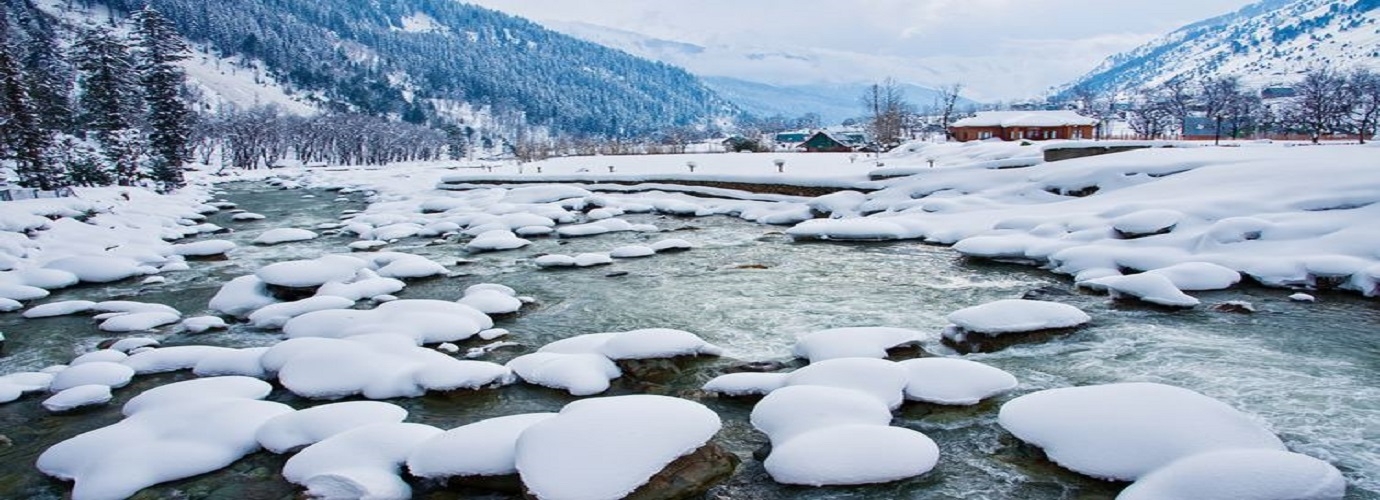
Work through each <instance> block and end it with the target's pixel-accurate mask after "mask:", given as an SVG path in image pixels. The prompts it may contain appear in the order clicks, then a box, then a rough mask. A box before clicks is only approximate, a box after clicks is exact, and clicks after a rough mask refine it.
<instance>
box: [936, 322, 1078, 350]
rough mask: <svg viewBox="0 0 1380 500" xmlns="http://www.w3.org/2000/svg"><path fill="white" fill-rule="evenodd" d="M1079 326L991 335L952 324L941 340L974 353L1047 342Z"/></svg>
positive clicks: (956, 348)
mask: <svg viewBox="0 0 1380 500" xmlns="http://www.w3.org/2000/svg"><path fill="white" fill-rule="evenodd" d="M1077 329H1078V328H1051V329H1046V330H1034V331H1028V332H1020V333H1004V334H1001V335H997V336H989V335H985V334H982V333H977V332H970V331H967V330H964V329H963V328H960V327H957V326H953V325H950V326H948V327H947V328H945V330H944V335H943V336H942V337H940V339H939V340H940V341H941V342H942V343H943V344H944V345H946V346H949V347H950V348H952V349H953V350H955V351H958V352H959V353H961V354H974V353H982V352H996V351H1000V350H1002V349H1006V348H1007V347H1011V346H1013V345H1018V344H1034V343H1039V342H1045V341H1048V340H1050V339H1053V338H1054V337H1058V336H1061V335H1067V334H1069V333H1072V332H1073V331H1075V330H1077Z"/></svg>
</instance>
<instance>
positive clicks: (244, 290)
mask: <svg viewBox="0 0 1380 500" xmlns="http://www.w3.org/2000/svg"><path fill="white" fill-rule="evenodd" d="M275 302H278V299H275V298H273V295H272V294H270V293H269V292H268V284H267V283H264V280H261V279H259V278H258V277H257V276H253V275H250V276H240V277H238V278H235V279H232V280H230V281H227V282H226V283H225V284H224V285H221V286H220V290H218V291H216V295H215V296H214V297H211V302H210V304H209V307H210V308H211V309H212V310H215V311H220V312H222V313H225V314H228V315H231V316H235V317H237V318H243V317H246V316H248V315H249V313H252V312H254V311H255V310H256V309H259V308H261V307H263V306H266V305H269V304H272V303H275Z"/></svg>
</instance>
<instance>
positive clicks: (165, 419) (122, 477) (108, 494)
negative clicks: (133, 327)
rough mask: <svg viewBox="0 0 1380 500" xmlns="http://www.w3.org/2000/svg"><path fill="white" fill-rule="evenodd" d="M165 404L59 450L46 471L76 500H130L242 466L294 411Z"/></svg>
mask: <svg viewBox="0 0 1380 500" xmlns="http://www.w3.org/2000/svg"><path fill="white" fill-rule="evenodd" d="M179 383H185V382H179ZM179 383H175V384H170V385H168V386H164V387H172V386H176V385H178V384H179ZM265 385H266V384H265ZM163 403H164V404H159V405H150V406H149V407H147V408H144V409H142V410H140V411H139V412H137V413H134V414H132V415H129V417H128V418H125V419H124V420H121V421H119V422H117V423H115V424H113V425H110V426H106V427H102V428H99V429H96V430H93V431H89V432H85V433H82V434H79V435H77V436H76V437H73V438H71V439H68V440H66V441H63V442H60V443H58V444H55V445H53V446H52V447H50V448H48V449H47V450H46V451H44V452H43V454H42V455H40V456H39V457H38V464H37V465H38V469H39V470H40V471H42V472H43V473H44V474H47V475H49V476H53V477H56V478H58V479H63V480H71V481H75V482H76V484H75V486H74V488H73V490H72V498H73V499H75V500H87V499H107V498H110V499H114V498H125V497H129V496H132V495H134V494H135V493H136V492H138V491H139V490H141V489H143V488H145V487H147V486H152V485H154V484H158V483H163V482H167V481H174V480H177V479H182V478H186V477H191V476H195V475H197V474H203V473H206V472H211V471H214V470H217V469H220V468H222V467H225V466H228V465H230V464H231V463H234V462H235V461H236V460H239V459H240V458H242V457H244V456H245V455H248V454H250V453H253V452H254V451H256V450H258V448H259V444H258V442H257V441H255V440H254V432H255V431H256V430H257V429H258V428H259V426H260V425H262V424H263V422H265V421H267V420H268V419H270V418H273V417H275V416H277V415H280V414H283V413H287V412H289V411H292V408H290V407H288V406H287V405H284V404H281V403H273V402H268V401H259V400H257V399H251V398H243V397H237V396H234V395H226V396H216V395H207V396H206V397H202V398H197V399H192V400H180V401H165V402H163ZM127 414H128V413H127Z"/></svg>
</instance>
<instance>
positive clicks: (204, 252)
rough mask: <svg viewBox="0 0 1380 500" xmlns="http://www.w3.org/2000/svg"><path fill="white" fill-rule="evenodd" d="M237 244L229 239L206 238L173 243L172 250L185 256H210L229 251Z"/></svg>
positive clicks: (175, 253) (174, 253)
mask: <svg viewBox="0 0 1380 500" xmlns="http://www.w3.org/2000/svg"><path fill="white" fill-rule="evenodd" d="M236 246H237V245H235V242H233V241H229V240H204V241H196V242H192V243H183V244H180V245H173V247H172V252H173V255H181V256H184V257H210V256H214V255H224V254H226V253H229V252H230V251H231V250H234V249H235V247H236Z"/></svg>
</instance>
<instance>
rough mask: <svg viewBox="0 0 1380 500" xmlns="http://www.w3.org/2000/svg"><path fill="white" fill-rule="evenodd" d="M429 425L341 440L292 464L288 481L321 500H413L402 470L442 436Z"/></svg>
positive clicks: (367, 430)
mask: <svg viewBox="0 0 1380 500" xmlns="http://www.w3.org/2000/svg"><path fill="white" fill-rule="evenodd" d="M440 433H441V430H440V429H437V428H435V427H432V426H429V425H422V424H412V423H381V424H372V425H366V426H363V427H358V428H355V429H351V430H348V431H345V432H342V433H340V434H336V435H334V436H331V437H329V438H326V439H325V440H322V441H321V442H319V443H316V444H313V445H311V446H308V447H306V449H303V450H302V451H301V452H299V453H297V454H296V455H293V456H292V458H289V459H288V461H287V464H285V465H284V466H283V477H284V478H285V479H287V480H288V481H289V482H292V483H295V484H299V485H302V486H305V487H306V488H307V496H310V497H316V498H378V499H384V498H396V499H403V498H410V497H411V496H412V487H410V486H408V484H407V482H406V481H403V479H402V477H401V475H400V474H401V469H402V464H403V463H404V462H405V461H406V460H407V455H408V453H410V452H411V451H412V449H413V448H416V447H417V446H418V445H419V444H421V443H423V442H426V441H427V440H428V439H431V438H432V437H434V436H436V435H437V434H440Z"/></svg>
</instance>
